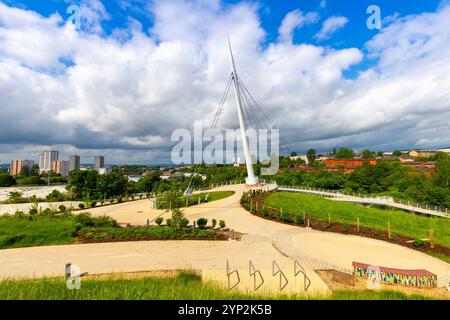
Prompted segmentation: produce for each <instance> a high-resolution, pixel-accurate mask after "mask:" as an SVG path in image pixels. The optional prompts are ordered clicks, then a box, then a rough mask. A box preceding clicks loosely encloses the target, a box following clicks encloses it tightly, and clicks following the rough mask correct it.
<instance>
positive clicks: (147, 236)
mask: <svg viewBox="0 0 450 320" xmlns="http://www.w3.org/2000/svg"><path fill="white" fill-rule="evenodd" d="M78 235H79V236H80V237H81V239H82V240H83V241H93V242H96V241H104V242H105V241H108V242H109V241H130V240H132V241H139V240H169V239H215V238H216V235H217V234H216V232H214V231H212V230H201V229H183V230H181V231H180V232H178V233H177V232H175V231H174V230H173V229H172V228H170V227H155V226H150V227H136V228H114V227H108V228H83V229H81V230H80V231H79V232H78Z"/></svg>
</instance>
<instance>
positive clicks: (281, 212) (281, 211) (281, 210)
mask: <svg viewBox="0 0 450 320" xmlns="http://www.w3.org/2000/svg"><path fill="white" fill-rule="evenodd" d="M280 214H281V215H283V207H281V209H280Z"/></svg>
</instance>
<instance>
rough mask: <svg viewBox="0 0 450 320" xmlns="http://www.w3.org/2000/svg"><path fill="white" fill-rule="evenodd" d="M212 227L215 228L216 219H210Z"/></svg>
mask: <svg viewBox="0 0 450 320" xmlns="http://www.w3.org/2000/svg"><path fill="white" fill-rule="evenodd" d="M211 224H212V227H213V228H215V227H216V225H217V220H216V219H212V221H211Z"/></svg>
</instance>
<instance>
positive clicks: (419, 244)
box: [413, 240, 427, 248]
mask: <svg viewBox="0 0 450 320" xmlns="http://www.w3.org/2000/svg"><path fill="white" fill-rule="evenodd" d="M413 245H414V247H416V248H425V246H426V245H427V244H426V242H425V241H423V240H414V242H413Z"/></svg>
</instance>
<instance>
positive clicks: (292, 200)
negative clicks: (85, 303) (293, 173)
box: [265, 192, 450, 248]
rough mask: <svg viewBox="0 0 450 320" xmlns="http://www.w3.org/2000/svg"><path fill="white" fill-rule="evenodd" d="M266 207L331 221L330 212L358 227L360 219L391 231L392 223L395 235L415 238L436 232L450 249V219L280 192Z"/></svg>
mask: <svg viewBox="0 0 450 320" xmlns="http://www.w3.org/2000/svg"><path fill="white" fill-rule="evenodd" d="M265 203H266V205H268V206H271V207H274V208H283V211H284V212H287V211H288V212H295V213H299V214H303V210H305V212H306V215H307V216H310V217H312V218H316V219H321V220H324V221H328V213H331V219H332V221H334V222H340V223H347V224H351V225H356V219H357V217H359V219H360V226H361V227H369V228H372V229H375V230H379V231H383V232H386V231H387V223H388V221H389V222H390V224H391V232H392V233H393V234H399V235H403V236H406V237H410V238H413V239H425V238H428V235H429V230H430V229H433V230H434V233H435V237H436V244H439V245H441V246H444V247H447V248H450V219H447V218H439V217H425V216H421V215H413V214H411V213H407V212H405V211H401V210H383V209H376V208H366V207H363V206H361V205H357V204H351V203H344V202H337V201H333V200H328V199H324V198H320V197H317V196H312V195H305V194H296V193H288V192H278V193H274V194H272V195H270V196H269V197H267V198H266V200H265Z"/></svg>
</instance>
